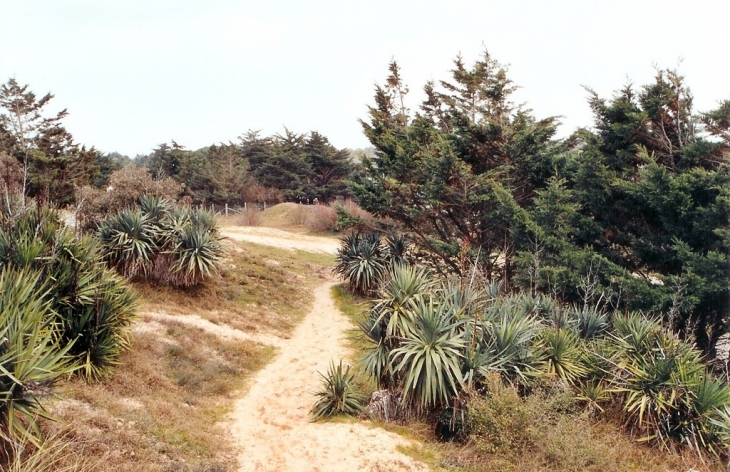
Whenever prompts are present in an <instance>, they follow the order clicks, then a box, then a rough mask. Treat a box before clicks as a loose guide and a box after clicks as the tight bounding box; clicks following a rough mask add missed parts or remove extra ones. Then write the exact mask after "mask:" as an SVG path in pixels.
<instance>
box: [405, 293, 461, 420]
mask: <svg viewBox="0 0 730 472" xmlns="http://www.w3.org/2000/svg"><path fill="white" fill-rule="evenodd" d="M414 312H415V314H416V323H415V326H414V328H415V329H414V330H413V332H412V333H410V334H409V335H408V336H406V337H405V338H404V339H403V340H402V342H401V343H400V345H399V346H398V347H397V348H396V349H393V351H391V358H392V359H391V362H392V363H393V365H394V367H393V370H394V371H396V372H399V373H402V379H403V399H404V401H405V402H407V403H411V404H413V405H415V406H416V407H417V408H419V409H421V410H430V409H433V408H437V407H439V406H445V405H448V404H450V403H451V401H452V400H453V398H455V397H456V396H457V395H458V394H459V392H460V391H461V389H462V387H463V385H464V379H463V377H462V372H461V358H462V357H463V350H464V347H465V341H464V335H463V331H461V330H460V327H461V325H462V324H463V322H462V321H458V320H457V319H456V318H455V317H454V316H453V313H452V312H451V311H450V310H449V308H448V307H447V306H446V305H444V304H439V303H438V301H437V300H436V299H435V297H427V298H425V299H424V298H422V299H420V300H418V301H417V302H416V303H415V304H414Z"/></svg>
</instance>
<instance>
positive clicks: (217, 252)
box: [170, 226, 223, 287]
mask: <svg viewBox="0 0 730 472" xmlns="http://www.w3.org/2000/svg"><path fill="white" fill-rule="evenodd" d="M222 251H223V249H222V247H221V245H220V243H219V242H218V241H217V240H215V239H213V236H212V233H211V232H210V231H209V230H206V229H205V226H202V227H199V226H188V227H186V228H184V229H183V230H182V232H181V233H180V234H179V235H178V237H177V245H176V246H175V249H173V252H172V254H173V264H172V267H171V268H170V269H171V277H170V281H172V282H173V283H174V284H175V285H178V286H183V287H189V286H192V285H196V284H198V283H199V282H201V281H203V280H205V279H207V278H209V277H211V276H212V275H213V274H214V273H216V272H217V270H218V262H219V260H220V256H221V253H222Z"/></svg>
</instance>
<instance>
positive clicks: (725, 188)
mask: <svg viewBox="0 0 730 472" xmlns="http://www.w3.org/2000/svg"><path fill="white" fill-rule="evenodd" d="M590 105H591V108H592V109H593V111H594V115H595V117H596V125H595V131H594V132H591V133H585V132H584V133H582V138H583V147H582V152H581V154H580V156H579V158H578V162H577V170H576V172H575V175H574V177H573V179H574V182H575V184H574V185H575V195H576V197H577V201H578V203H579V204H580V206H581V213H582V214H583V216H584V220H583V221H584V224H583V225H581V231H580V233H579V234H578V237H577V240H576V243H577V244H579V245H582V246H584V247H590V248H591V249H592V250H594V251H595V252H596V253H597V254H599V255H600V256H602V257H603V258H605V259H606V260H607V261H608V262H609V263H610V264H612V265H613V266H614V267H620V268H621V269H623V270H624V273H623V274H619V273H617V271H616V270H615V269H612V270H611V271H609V272H607V273H604V274H603V275H602V279H603V281H604V283H606V284H607V285H610V286H612V287H613V289H614V292H615V293H616V294H617V295H618V294H619V293H620V294H621V297H622V300H621V302H622V303H623V304H624V305H625V306H627V307H629V308H633V309H637V308H638V309H644V310H650V311H654V312H663V313H665V314H666V316H667V317H668V318H669V319H668V321H669V322H670V323H671V324H672V326H674V327H675V328H676V329H680V330H682V329H687V330H688V331H690V332H689V333H688V334H693V335H696V336H697V339H698V340H699V341H700V343H702V344H703V345H705V346H708V345H709V343H710V342H711V341H712V340H713V339H714V338H716V337H717V336H719V335H720V334H722V332H724V330H725V329H726V328H725V326H724V320H723V317H724V316H727V314H728V306H729V305H728V298H729V295H730V293H729V287H730V265H729V262H730V261H729V259H728V257H729V254H728V248H729V247H730V244H728V237H727V234H728V218H729V215H730V172H729V167H728V155H729V153H730V143H729V142H728V140H727V136H728V130H729V129H730V127H729V126H728V123H729V121H728V120H727V117H728V111H729V110H730V107H729V106H728V105H727V102H724V103H723V104H721V106H720V108H718V109H717V110H714V111H711V112H710V113H707V114H705V115H699V116H698V115H696V114H695V113H694V110H693V108H692V95H691V93H690V91H689V89H688V88H687V87H686V86H685V84H684V79H683V77H681V76H679V75H678V74H677V73H676V72H674V71H660V72H659V73H658V74H657V76H656V78H655V81H654V82H653V83H651V84H649V85H646V86H644V87H642V88H641V89H640V90H638V92H637V91H636V90H635V89H634V87H633V86H627V87H625V88H624V89H622V90H621V91H620V92H618V93H617V94H616V95H615V96H614V97H613V99H612V100H610V101H606V100H603V99H600V98H599V97H598V96H597V95H596V94H595V93H592V95H591V98H590ZM606 267H607V268H608V267H609V265H606Z"/></svg>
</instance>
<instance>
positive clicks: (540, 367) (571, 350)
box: [536, 329, 588, 383]
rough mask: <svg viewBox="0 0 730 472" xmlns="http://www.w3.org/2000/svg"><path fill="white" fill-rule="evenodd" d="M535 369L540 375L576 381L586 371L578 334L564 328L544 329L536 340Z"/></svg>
mask: <svg viewBox="0 0 730 472" xmlns="http://www.w3.org/2000/svg"><path fill="white" fill-rule="evenodd" d="M538 343H539V344H538V345H539V347H538V350H539V354H537V355H536V357H537V359H539V360H538V361H537V362H536V367H537V371H538V372H539V373H540V374H542V375H547V376H557V377H558V378H560V379H563V380H565V381H566V382H568V383H576V382H577V381H578V380H579V379H580V378H581V377H583V376H585V375H586V374H587V373H588V368H587V367H586V365H585V360H584V359H585V351H584V349H583V347H582V346H581V345H580V341H579V339H578V336H576V334H575V333H573V332H572V331H569V330H565V329H558V330H553V329H546V330H544V331H543V332H542V333H541V336H540V339H539V341H538Z"/></svg>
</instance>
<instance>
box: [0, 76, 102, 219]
mask: <svg viewBox="0 0 730 472" xmlns="http://www.w3.org/2000/svg"><path fill="white" fill-rule="evenodd" d="M52 99H53V95H51V94H50V93H49V94H46V95H44V96H43V97H40V98H39V97H37V96H36V95H35V94H34V93H33V92H31V91H29V90H28V86H27V85H20V84H19V83H18V82H17V81H16V80H15V79H9V80H8V81H7V83H4V84H2V86H0V154H4V155H5V156H6V157H8V158H9V159H10V160H14V161H15V163H16V165H15V166H12V167H6V169H8V170H12V171H13V172H4V173H3V176H2V182H0V189H3V190H4V191H8V192H18V193H20V194H21V195H23V198H24V199H25V197H33V198H35V199H37V200H38V201H40V202H43V203H44V204H46V205H53V206H63V205H67V204H70V203H73V202H74V190H75V188H76V187H77V186H81V185H85V184H87V183H88V182H89V176H90V175H91V174H92V172H93V170H94V163H95V161H96V160H97V159H98V157H99V153H98V152H97V151H96V150H95V149H94V148H91V149H86V147H84V146H79V145H78V144H76V143H74V140H73V136H72V135H71V133H69V132H68V131H67V130H66V129H65V128H64V127H63V125H62V120H63V119H64V118H65V117H66V116H67V115H68V112H67V111H66V110H65V109H64V110H62V111H60V112H59V113H57V114H56V115H55V116H53V115H49V114H48V108H47V106H48V104H49V103H50V101H51V100H52ZM13 174H15V175H13Z"/></svg>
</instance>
